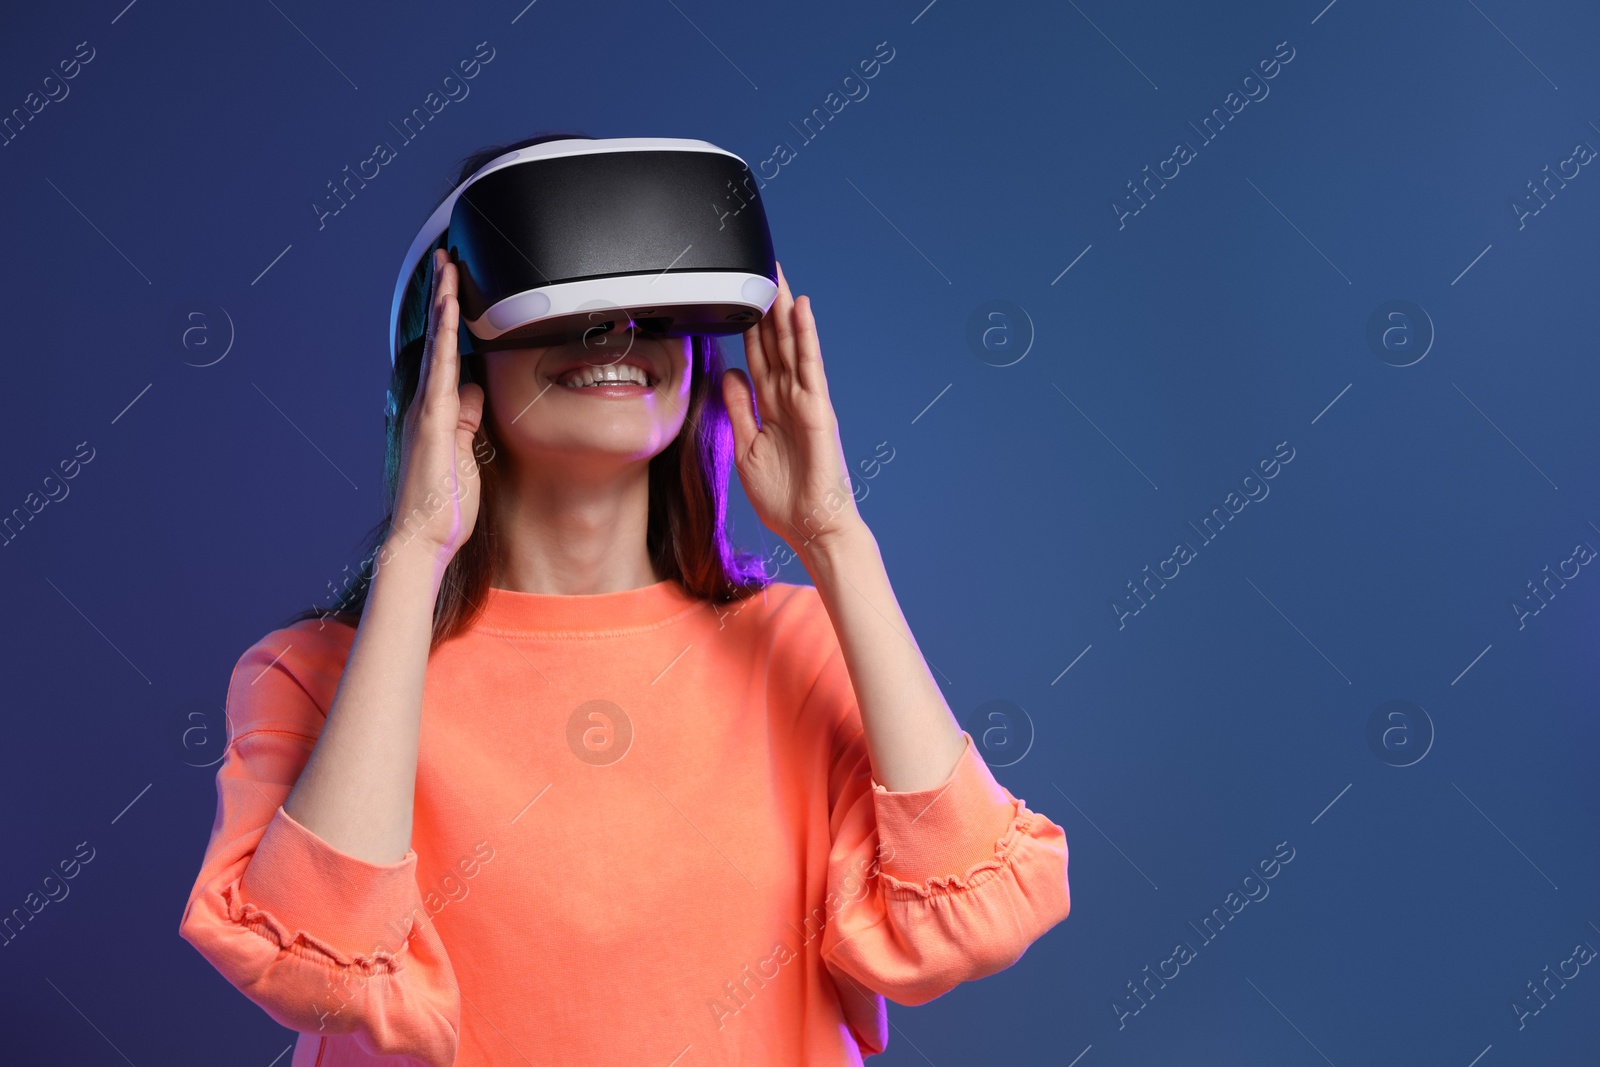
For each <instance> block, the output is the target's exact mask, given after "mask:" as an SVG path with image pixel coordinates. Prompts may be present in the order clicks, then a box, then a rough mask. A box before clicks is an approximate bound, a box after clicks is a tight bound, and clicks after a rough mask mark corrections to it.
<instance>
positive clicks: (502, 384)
mask: <svg viewBox="0 0 1600 1067" xmlns="http://www.w3.org/2000/svg"><path fill="white" fill-rule="evenodd" d="M690 343H691V342H690V339H689V338H687V337H663V336H660V335H657V334H649V333H644V332H642V331H640V330H638V329H637V328H635V327H632V326H630V327H628V328H627V329H624V330H616V331H612V332H611V333H607V334H604V335H599V336H595V337H591V338H590V339H589V340H588V341H587V342H585V341H582V340H574V341H573V342H571V343H568V344H561V345H548V346H544V347H537V348H512V349H505V350H502V351H495V352H486V353H484V357H483V359H484V371H485V374H486V377H487V378H488V385H487V388H486V389H485V390H484V394H485V403H486V404H487V406H488V408H489V410H490V413H491V416H492V417H493V419H494V427H495V430H496V433H497V435H498V437H499V438H500V440H501V443H502V444H503V445H504V446H505V447H506V448H507V449H508V450H510V451H511V452H512V454H513V455H514V456H515V457H516V458H517V459H521V460H527V461H531V462H535V463H536V462H538V457H539V456H540V455H541V454H545V453H554V454H565V455H568V456H571V455H573V454H589V455H593V456H595V457H597V458H598V457H611V458H614V459H616V460H623V461H626V460H648V459H650V458H651V457H652V456H655V455H656V454H658V453H660V452H661V451H662V450H663V449H665V448H666V447H667V445H669V444H671V443H672V441H673V440H674V439H675V438H676V437H677V436H678V432H679V430H681V429H682V428H683V422H684V418H685V414H686V412H687V410H688V406H689V375H690V367H689V358H690Z"/></svg>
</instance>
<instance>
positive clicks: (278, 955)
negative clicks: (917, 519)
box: [179, 139, 1071, 1067]
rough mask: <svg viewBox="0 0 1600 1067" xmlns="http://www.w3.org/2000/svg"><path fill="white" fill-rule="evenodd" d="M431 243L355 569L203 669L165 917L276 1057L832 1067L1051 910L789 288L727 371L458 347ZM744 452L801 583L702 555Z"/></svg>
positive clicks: (1037, 828)
mask: <svg viewBox="0 0 1600 1067" xmlns="http://www.w3.org/2000/svg"><path fill="white" fill-rule="evenodd" d="M535 140H542V139H535ZM530 143H534V142H524V144H525V145H526V144H530ZM514 147H515V146H508V147H497V148H494V149H490V150H488V151H487V152H486V153H483V154H481V155H480V156H479V157H474V158H473V159H469V160H468V161H466V163H465V164H464V165H463V167H462V170H461V172H460V175H459V176H458V182H457V184H458V185H459V184H460V182H461V180H463V179H464V178H465V176H468V175H471V174H472V173H474V172H475V170H476V167H477V164H478V163H481V162H482V160H483V159H485V158H494V157H496V156H499V155H503V154H505V153H506V152H507V151H509V150H510V149H511V148H514ZM697 214H698V213H697ZM588 237H589V238H590V239H592V238H593V234H592V233H590V234H589V235H588ZM576 239H577V238H574V240H576ZM452 252H459V249H457V248H452V249H451V250H450V251H447V250H446V248H445V247H443V246H441V247H437V248H434V249H432V250H431V251H430V252H428V253H427V254H426V255H424V256H423V257H422V262H421V264H420V265H419V266H418V268H417V270H418V271H424V272H426V274H427V277H426V278H425V279H424V280H425V281H426V283H427V284H422V285H418V286H415V287H413V291H414V293H415V294H416V295H415V299H414V300H413V301H412V302H411V303H410V304H409V306H408V308H407V309H406V311H405V313H404V314H401V315H400V316H399V318H400V325H401V330H400V333H401V336H400V337H399V338H397V340H398V341H399V345H398V353H397V355H396V358H395V363H394V374H393V378H392V380H391V386H390V394H389V401H390V406H389V421H388V429H389V455H388V459H389V464H388V471H387V474H388V477H387V487H388V492H389V499H390V508H389V514H388V515H387V516H386V517H385V520H384V522H383V523H382V524H380V527H379V528H378V529H377V530H376V531H375V537H376V539H377V541H378V543H379V548H378V550H377V552H376V553H375V555H374V558H375V561H376V566H375V568H374V569H373V571H372V572H371V574H370V577H368V578H367V579H366V580H365V581H363V582H362V583H360V584H359V585H358V586H357V587H354V588H353V589H352V591H351V593H350V594H349V596H348V597H347V598H346V601H345V602H344V608H345V610H344V611H343V613H342V614H340V615H338V616H333V617H334V618H336V620H337V621H339V622H341V623H342V624H341V625H324V624H322V620H321V617H320V613H318V612H316V611H315V610H313V612H310V613H304V614H303V615H302V617H300V618H298V619H296V620H295V621H293V622H292V623H291V624H290V625H287V626H284V627H282V628H280V629H277V630H274V631H273V632H271V633H269V634H267V635H266V636H265V637H263V638H261V639H260V640H259V641H257V642H256V643H255V644H254V645H252V646H251V647H250V648H249V649H248V650H246V651H245V653H244V655H243V656H242V657H241V658H240V659H239V661H238V664H237V665H236V667H235V669H234V672H233V677H232V679H231V681H230V685H229V691H228V700H227V711H228V723H229V730H230V736H229V744H228V749H227V755H226V757H225V758H224V759H223V761H222V763H221V765H220V767H219V769H218V772H217V803H218V811H217V816H216V819H215V821H214V823H213V829H212V834H211V840H210V843H209V845H208V847H207V850H206V855H205V859H204V860H203V862H202V865H201V870H200V872H199V874H198V876H197V877H196V879H195V882H194V884H193V887H192V889H191V891H190V894H189V898H188V902H187V905H186V907H185V910H184V914H183V918H182V920H181V922H180V925H179V934H180V935H181V936H182V937H183V938H185V939H186V940H188V941H189V942H190V943H191V944H193V945H194V947H195V948H196V949H197V950H198V951H200V952H201V953H202V954H203V955H204V956H205V958H206V959H207V960H208V961H210V962H211V963H212V965H213V966H215V967H216V968H217V970H218V971H219V972H220V973H221V974H222V975H223V976H224V977H226V978H227V979H228V980H229V981H230V982H232V983H233V984H234V985H235V986H236V987H237V988H238V989H239V990H240V991H241V992H243V993H244V994H245V995H246V996H248V997H249V998H250V999H251V1000H253V1001H254V1002H255V1003H256V1004H258V1005H260V1006H261V1007H262V1008H263V1009H264V1010H265V1011H267V1012H268V1013H269V1014H270V1015H271V1016H272V1017H273V1018H274V1019H276V1020H277V1021H278V1022H280V1023H282V1024H283V1025H285V1026H288V1027H291V1028H293V1029H295V1030H297V1031H299V1032H300V1033H301V1035H302V1036H301V1038H300V1041H299V1042H298V1044H297V1047H296V1050H295V1057H294V1060H293V1063H294V1064H295V1065H297V1067H310V1065H312V1064H318V1065H321V1067H331V1065H334V1064H340V1065H355V1064H371V1065H373V1067H376V1065H377V1064H379V1063H398V1062H406V1063H411V1064H421V1065H426V1067H447V1065H454V1067H486V1065H489V1064H504V1063H517V1062H525V1063H529V1064H534V1063H551V1064H562V1065H563V1067H566V1065H576V1067H586V1065H597V1067H598V1065H602V1064H606V1065H609V1064H616V1063H671V1062H682V1063H684V1064H685V1067H687V1064H688V1063H696V1064H729V1065H732V1064H754V1063H759V1064H763V1065H766V1067H812V1065H830V1067H843V1065H852V1064H860V1063H861V1061H862V1058H863V1057H864V1056H868V1055H872V1054H874V1053H878V1052H882V1051H883V1050H884V1048H885V1045H886V1043H887V1040H888V1015H887V1008H886V1005H885V1000H886V999H887V998H893V999H894V1000H896V1001H898V1002H900V1003H902V1004H921V1003H924V1002H925V1001H928V1000H931V999H933V998H934V997H937V996H940V995H941V994H943V993H945V992H947V991H949V990H950V989H952V988H954V987H955V986H956V985H958V984H960V983H961V982H964V981H968V980H971V979H976V978H981V977H983V976H985V975H988V974H992V973H994V972H996V971H999V970H1001V969H1003V968H1005V967H1008V966H1010V965H1011V964H1012V963H1014V962H1016V960H1017V959H1018V958H1020V956H1021V955H1022V954H1023V952H1024V951H1025V950H1026V949H1027V947H1028V946H1029V945H1030V944H1031V943H1032V942H1033V941H1034V940H1035V939H1037V938H1038V937H1040V936H1041V935H1043V934H1044V933H1045V932H1046V931H1047V930H1049V929H1050V928H1051V927H1052V926H1054V925H1055V924H1056V923H1058V922H1060V921H1061V920H1062V919H1063V918H1065V917H1066V915H1067V912H1068V910H1069V908H1070V905H1071V901H1070V896H1069V891H1068V885H1067V845H1066V838H1065V835H1064V834H1063V832H1062V830H1061V828H1060V827H1059V826H1057V825H1056V824H1055V823H1054V822H1052V821H1051V820H1050V819H1048V818H1046V817H1045V816H1044V815H1042V814H1039V813H1037V812H1034V811H1031V810H1030V809H1029V808H1028V807H1027V805H1026V804H1025V803H1024V802H1023V801H1022V800H1020V799H1018V798H1017V797H1015V796H1013V795H1012V794H1011V793H1009V792H1008V791H1006V789H1005V788H1004V787H1002V786H1001V785H1000V784H999V783H998V782H997V781H995V779H994V776H993V775H992V774H991V773H990V771H989V768H988V766H987V765H986V764H985V763H984V762H983V759H982V758H981V757H980V756H979V754H978V750H977V748H976V747H975V746H974V745H973V743H972V738H971V737H970V736H969V735H967V734H966V733H965V732H964V731H962V730H961V729H960V727H959V725H958V724H957V723H956V721H955V718H954V716H953V715H952V714H951V712H950V709H949V707H948V705H946V703H945V701H944V698H943V696H942V694H941V693H940V690H939V687H938V685H937V684H936V683H935V681H934V679H933V677H932V674H931V672H930V670H929V668H928V665H927V663H926V662H925V661H924V660H923V658H922V655H921V653H920V651H918V649H917V646H916V643H915V641H914V640H913V639H912V638H911V637H910V636H909V627H908V626H907V624H906V620H905V616H904V614H903V613H902V612H901V610H900V607H899V604H898V602H897V601H896V599H895V596H894V591H893V589H892V587H891V586H890V584H889V581H888V576H887V574H886V572H885V570H884V567H883V560H882V557H881V555H880V554H879V552H878V547H877V542H876V540H875V539H874V538H873V536H872V533H871V531H870V530H868V528H867V526H866V524H865V523H864V522H863V521H862V519H861V516H860V514H859V512H858V511H857V510H856V508H855V501H854V498H853V495H852V493H851V489H850V476H849V474H848V471H847V467H846V464H845V461H844V455H843V449H842V448H841V445H840V439H839V428H838V423H837V420H836V418H835V416H834V412H833V406H832V402H831V401H830V400H829V397H828V386H827V381H826V379H825V377H824V374H823V366H822V356H821V347H820V343H819V341H818V338H817V326H816V320H815V318H814V317H813V315H812V312H811V301H810V299H809V298H808V297H806V296H800V297H795V296H794V295H793V294H792V293H791V292H790V290H789V286H788V282H787V280H786V279H785V277H784V275H783V271H782V269H781V267H777V268H776V270H775V273H776V274H777V278H776V279H775V281H776V284H777V292H776V295H775V297H774V298H773V302H772V303H771V306H770V309H769V310H768V311H767V313H766V315H765V316H764V317H763V318H761V320H760V321H759V322H758V323H757V324H756V325H754V326H752V327H750V328H749V329H748V330H747V331H746V332H745V333H744V347H745V356H746V361H747V363H748V365H749V372H748V373H746V372H745V371H743V370H737V369H734V370H725V369H724V367H723V365H722V358H721V354H720V350H719V349H718V346H717V342H716V339H715V338H714V337H709V336H701V335H693V336H680V337H669V336H666V335H665V334H663V333H657V332H652V331H650V330H646V329H642V328H640V325H639V324H638V323H635V322H633V321H631V320H629V319H626V318H624V317H623V316H621V315H613V316H611V317H609V318H608V319H607V321H608V322H610V323H611V325H610V327H609V328H600V327H596V329H595V330H594V331H592V332H586V333H584V334H583V335H582V336H578V337H573V338H570V339H568V340H566V341H562V342H560V343H552V344H533V343H530V342H529V341H528V339H527V337H526V336H524V335H519V336H518V337H517V338H514V339H513V340H514V342H515V343H513V344H508V345H505V346H502V347H497V348H495V349H493V350H491V351H480V350H477V348H476V346H474V350H472V351H468V352H465V353H463V352H461V351H460V350H459V347H458V346H459V343H460V339H461V338H463V337H468V336H469V331H462V330H460V324H461V322H462V314H461V305H460V303H458V293H460V292H462V285H463V276H464V275H463V272H462V271H461V269H460V268H459V267H458V265H457V263H456V262H454V261H453V260H452ZM703 269H709V270H715V269H717V268H716V266H712V267H709V268H703ZM757 280H758V281H763V279H757ZM765 281H766V282H768V283H770V282H771V281H772V280H771V279H766V280H765ZM739 321H744V320H742V319H741V320H739ZM711 325H713V326H714V325H716V324H715V323H712V324H711ZM758 412H759V416H760V417H759V420H758V418H757V413H758ZM485 445H487V446H488V447H487V448H485V447H483V446H485ZM485 454H487V455H488V456H489V457H490V458H489V459H488V460H487V461H483V462H481V465H480V459H479V457H482V456H484V455H485ZM734 469H737V470H738V472H739V477H740V481H741V483H742V485H743V487H744V490H745V493H746V496H747V497H748V498H749V501H750V504H751V507H752V509H753V510H754V511H755V513H756V516H757V517H758V518H759V519H760V520H761V522H762V523H763V524H764V525H765V526H766V527H767V528H768V529H769V530H771V531H772V532H774V533H775V534H778V535H779V536H781V537H786V538H791V539H793V540H796V541H798V542H799V546H798V552H797V555H798V558H800V559H801V560H802V561H803V563H804V565H805V567H806V569H807V570H808V571H809V572H810V574H811V577H812V579H813V580H814V582H815V585H814V586H806V585H794V584H789V583H785V582H776V581H770V580H768V579H767V578H766V576H765V575H764V574H763V573H762V570H761V564H760V561H759V560H757V559H755V558H754V557H753V556H751V555H748V554H745V553H739V552H735V551H734V550H733V549H732V547H731V546H730V544H729V539H728V535H727V530H726V514H727V493H728V482H729V476H730V474H731V472H732V470H734ZM440 500H442V506H437V507H430V506H427V505H428V502H429V501H440ZM398 516H405V517H407V520H409V518H410V517H411V516H417V517H418V521H417V523H416V525H415V528H406V522H405V521H402V522H400V523H398V524H397V523H396V518H397V517H398ZM397 525H398V527H399V529H398V530H397ZM735 600H737V601H738V603H739V610H738V611H736V612H721V613H720V614H719V610H718V608H719V605H724V604H727V603H730V602H732V601H735ZM491 839H492V840H493V841H494V842H495V846H494V849H493V856H494V863H493V865H492V866H483V867H482V869H481V870H478V873H477V874H476V876H475V878H474V883H473V886H472V893H471V895H470V896H467V895H466V894H465V893H462V894H460V896H459V899H457V898H454V897H453V898H451V899H452V903H451V905H450V907H448V908H443V907H442V906H441V907H432V906H430V905H429V901H428V899H425V898H424V888H425V887H433V886H439V885H445V884H447V881H446V880H447V879H454V878H455V874H454V873H453V869H452V864H453V863H455V861H457V858H458V857H461V856H463V855H466V854H468V853H469V852H471V851H472V850H473V849H474V847H475V843H480V844H481V843H484V842H487V841H488V840H491ZM449 884H457V883H454V882H451V883H449ZM429 897H430V898H431V899H432V901H433V903H435V904H437V903H438V897H437V895H436V894H433V893H431V892H430V894H429ZM752 960H754V961H756V963H755V965H754V968H755V969H754V970H751V966H752V964H751V961H752ZM791 963H792V964H794V965H792V966H782V965H784V964H791ZM780 968H781V969H780ZM731 976H737V977H731ZM758 990H759V995H756V992H757V991H758ZM708 998H716V999H713V1000H708ZM723 998H726V999H723ZM708 1003H709V1004H710V1005H711V1008H710V1010H708ZM619 1005H620V1006H623V1007H625V1010H620V1011H619V1010H618V1008H619ZM691 1049H693V1052H694V1057H693V1059H686V1058H685V1057H686V1054H688V1053H689V1052H690V1050H691Z"/></svg>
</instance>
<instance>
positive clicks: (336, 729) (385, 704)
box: [283, 250, 483, 864]
mask: <svg viewBox="0 0 1600 1067" xmlns="http://www.w3.org/2000/svg"><path fill="white" fill-rule="evenodd" d="M433 279H434V285H433V290H434V291H433V295H432V299H431V300H430V302H429V311H428V324H429V331H428V333H429V336H428V340H427V344H426V347H425V349H424V352H423V357H422V371H421V376H420V380H419V381H418V383H417V391H416V396H415V397H414V398H413V399H412V401H411V403H410V405H408V406H407V408H406V414H405V433H404V438H403V441H402V444H401V459H400V478H399V486H400V488H399V492H398V494H397V496H396V500H395V513H394V522H393V523H391V528H390V532H389V536H388V539H387V540H386V542H385V543H384V546H383V547H382V549H380V550H379V552H378V555H377V558H376V563H375V573H374V574H373V577H372V585H371V588H370V589H369V590H368V594H367V602H366V605H365V607H364V608H363V609H362V613H361V624H360V626H359V627H358V628H357V630H356V637H355V643H354V644H353V645H352V646H351V648H350V658H349V660H348V662H347V663H346V664H345V668H344V672H343V674H342V675H341V677H340V680H339V689H338V692H337V693H336V694H335V695H334V698H333V705H332V707H330V708H329V709H328V721H327V723H326V724H325V725H324V726H323V728H322V733H321V736H320V737H319V738H318V740H317V747H316V749H315V751H313V752H312V754H311V759H310V760H309V761H308V762H307V763H306V767H305V770H304V771H303V772H302V773H301V775H300V779H299V781H298V782H296V783H295V787H294V789H293V790H292V791H291V792H290V793H289V796H288V798H287V799H286V800H285V801H284V804H283V810H284V811H285V812H287V813H288V814H289V815H290V816H291V817H293V818H294V820H295V821H296V822H298V823H300V824H301V825H302V826H304V827H305V828H306V829H308V830H310V831H311V832H312V833H314V834H316V835H317V836H318V837H321V838H322V839H323V840H325V841H327V842H328V843H329V844H331V845H333V846H334V847H336V848H338V849H340V850H342V851H344V852H346V853H348V854H350V855H352V856H355V857H357V858H358V859H363V860H367V861H368V862H371V863H380V864H381V863H396V862H398V861H400V860H401V859H403V858H404V857H405V855H406V852H407V850H408V849H409V848H410V847H411V809H412V802H413V799H414V794H415V791H416V782H417V740H418V734H419V732H420V729H421V721H422V683H423V679H424V676H425V674H426V671H427V666H428V650H429V646H430V642H431V640H432V634H433V610H434V603H435V601H436V600H437V598H438V592H439V583H440V581H441V580H442V579H443V577H444V569H445V566H446V565H447V564H448V563H449V562H450V560H451V558H453V557H454V555H455V553H456V551H457V549H459V548H460V547H461V545H462V544H464V543H465V542H466V540H467V538H468V537H470V536H471V534H472V528H473V525H474V523H475V522H476V519H477V513H478V495H479V480H478V468H477V462H476V459H475V458H474V456H473V453H472V438H473V434H475V433H476V432H477V429H478V424H479V422H480V420H481V419H482V417H483V389H482V387H481V386H478V385H476V384H474V383H467V384H465V385H461V384H459V383H460V355H459V353H458V352H457V348H456V341H457V328H458V324H459V322H460V308H459V306H458V305H457V303H456V286H457V284H458V280H459V279H458V276H457V272H456V267H455V265H454V264H453V263H451V262H450V260H449V257H448V256H447V255H446V254H445V253H444V252H443V251H442V250H436V251H435V252H434V271H433Z"/></svg>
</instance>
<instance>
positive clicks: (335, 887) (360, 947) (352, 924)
mask: <svg viewBox="0 0 1600 1067" xmlns="http://www.w3.org/2000/svg"><path fill="white" fill-rule="evenodd" d="M416 871H417V854H416V853H415V852H413V851H411V850H409V849H408V850H407V851H406V855H405V858H404V859H402V860H400V861H399V862H398V863H390V864H378V863H368V862H367V861H366V860H363V859H358V858H357V857H355V856H351V855H349V854H348V853H345V852H341V851H339V850H338V849H336V848H334V847H333V846H332V845H330V844H328V842H326V841H324V840H323V839H322V838H320V837H318V836H317V835H316V834H314V833H312V832H311V831H310V830H308V829H306V828H305V827H304V826H302V825H301V824H300V823H298V822H296V821H295V820H294V818H293V817H292V816H290V815H289V813H288V812H286V811H284V810H283V806H282V805H281V804H280V805H279V806H278V809H277V811H276V812H274V813H273V816H272V821H271V822H269V823H268V824H267V828H266V830H265V831H264V832H263V833H262V835H261V840H260V842H259V843H258V844H257V845H256V850H255V855H254V856H253V857H252V858H251V860H250V863H249V865H248V866H246V867H245V871H244V875H243V877H242V878H241V879H240V884H239V895H240V898H241V899H242V900H243V902H244V903H245V904H248V905H253V906H254V910H257V911H261V912H265V913H267V914H268V915H270V916H271V917H272V918H273V919H275V920H276V921H277V923H278V924H280V925H281V926H282V927H283V928H284V929H285V931H287V932H290V933H292V932H294V931H302V932H304V933H305V934H307V935H308V936H309V937H310V938H311V939H313V940H314V941H316V942H318V943H320V944H321V945H323V946H326V947H327V948H331V949H333V950H334V951H335V952H337V953H339V954H342V955H344V956H347V957H351V958H358V957H373V956H386V955H392V954H398V953H399V951H400V949H401V947H402V946H403V944H404V943H405V940H406V938H407V935H408V934H409V933H410V931H411V929H412V921H413V916H414V915H415V920H416V921H417V922H424V921H426V919H427V915H428V913H427V911H426V910H425V909H424V908H423V904H422V896H421V893H420V892H419V891H418V889H417V874H416Z"/></svg>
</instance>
